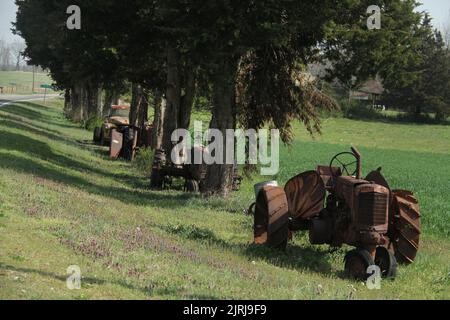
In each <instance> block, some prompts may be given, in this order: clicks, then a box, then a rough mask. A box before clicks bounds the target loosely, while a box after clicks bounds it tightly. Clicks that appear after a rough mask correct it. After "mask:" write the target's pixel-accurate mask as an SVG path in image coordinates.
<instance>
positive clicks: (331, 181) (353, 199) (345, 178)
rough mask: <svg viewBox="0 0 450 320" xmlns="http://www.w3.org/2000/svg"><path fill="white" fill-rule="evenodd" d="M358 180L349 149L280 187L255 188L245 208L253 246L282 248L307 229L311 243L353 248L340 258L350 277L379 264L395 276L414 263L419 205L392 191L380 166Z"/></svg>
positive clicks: (357, 158)
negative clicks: (250, 222)
mask: <svg viewBox="0 0 450 320" xmlns="http://www.w3.org/2000/svg"><path fill="white" fill-rule="evenodd" d="M361 177H362V173H361V154H360V153H359V152H358V150H357V149H356V148H352V149H351V152H343V153H340V154H337V155H336V156H334V157H333V158H332V160H331V162H330V164H329V165H326V166H318V167H317V169H316V170H315V171H308V172H304V173H302V174H299V175H298V176H296V177H294V178H292V179H291V180H289V181H288V182H287V184H286V185H285V187H284V189H283V188H280V187H277V186H276V185H274V184H273V183H267V184H260V185H259V186H258V187H256V186H255V190H256V191H257V197H256V203H254V204H253V205H252V206H251V207H250V209H249V212H251V213H253V214H254V239H255V243H257V244H265V245H268V246H271V247H275V248H281V249H284V248H286V245H287V242H288V239H289V237H290V235H291V233H292V232H296V231H301V230H304V231H309V240H310V242H311V244H317V245H319V244H328V245H330V246H332V247H340V246H342V245H343V244H348V245H351V246H354V247H355V249H353V250H351V251H349V252H348V253H347V255H346V256H345V259H344V261H345V271H346V273H347V274H349V275H350V276H352V277H354V278H358V279H365V278H367V276H368V274H367V269H368V267H369V266H371V265H377V266H378V267H379V268H380V270H381V273H382V275H383V276H385V277H392V278H393V277H395V275H396V268H397V261H398V262H401V263H412V262H413V261H414V259H415V257H416V254H417V251H418V249H419V238H420V233H421V231H420V230H421V226H420V212H419V205H418V201H417V199H416V198H415V197H414V195H413V193H412V192H410V191H404V190H392V189H391V188H390V187H389V184H388V183H387V181H386V179H385V178H384V177H383V175H382V174H381V168H380V169H378V170H375V171H373V172H371V173H369V175H368V176H367V177H365V178H364V179H362V178H361Z"/></svg>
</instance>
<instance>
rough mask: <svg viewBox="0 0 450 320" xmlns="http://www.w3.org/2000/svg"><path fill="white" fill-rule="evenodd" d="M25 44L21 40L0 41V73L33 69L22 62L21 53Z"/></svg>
mask: <svg viewBox="0 0 450 320" xmlns="http://www.w3.org/2000/svg"><path fill="white" fill-rule="evenodd" d="M24 50H25V43H24V42H23V41H22V40H19V39H18V40H14V41H11V42H8V41H6V40H3V39H0V71H29V70H32V68H33V67H31V66H27V65H26V64H25V63H24V62H25V61H24V56H23V51H24Z"/></svg>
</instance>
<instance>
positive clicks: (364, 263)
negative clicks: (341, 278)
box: [344, 249, 375, 280]
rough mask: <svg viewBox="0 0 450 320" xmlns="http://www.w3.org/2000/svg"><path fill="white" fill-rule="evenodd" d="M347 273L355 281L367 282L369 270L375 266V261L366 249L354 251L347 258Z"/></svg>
mask: <svg viewBox="0 0 450 320" xmlns="http://www.w3.org/2000/svg"><path fill="white" fill-rule="evenodd" d="M344 260H345V273H346V274H347V275H349V276H350V277H351V278H353V279H358V280H366V279H367V277H368V273H367V269H368V268H369V266H371V265H374V264H375V261H374V260H373V258H372V256H371V255H370V253H369V251H367V250H365V249H354V250H351V251H349V252H348V253H347V254H346V256H345V259H344Z"/></svg>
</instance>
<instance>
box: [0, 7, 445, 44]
mask: <svg viewBox="0 0 450 320" xmlns="http://www.w3.org/2000/svg"><path fill="white" fill-rule="evenodd" d="M420 2H421V3H423V5H422V6H421V7H420V8H419V10H421V11H422V10H426V11H428V12H429V13H430V14H431V17H432V18H433V19H434V21H433V24H434V26H435V27H436V28H439V29H441V28H442V26H443V25H444V24H445V23H447V24H448V23H450V0H421V1H420ZM15 19H16V5H15V4H14V0H0V39H3V40H6V41H8V42H12V41H14V39H17V38H18V37H17V36H14V35H13V34H12V32H11V30H10V29H11V22H13V21H15Z"/></svg>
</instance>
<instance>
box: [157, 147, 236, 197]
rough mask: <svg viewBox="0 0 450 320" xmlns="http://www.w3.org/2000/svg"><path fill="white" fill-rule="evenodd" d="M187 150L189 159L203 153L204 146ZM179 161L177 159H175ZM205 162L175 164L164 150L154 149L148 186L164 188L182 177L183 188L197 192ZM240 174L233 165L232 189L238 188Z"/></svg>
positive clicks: (202, 177)
mask: <svg viewBox="0 0 450 320" xmlns="http://www.w3.org/2000/svg"><path fill="white" fill-rule="evenodd" d="M188 152H190V153H191V159H194V157H195V156H194V154H195V153H204V152H206V151H205V148H204V147H194V148H192V149H190V150H188ZM177 162H179V161H177ZM206 172H207V165H206V164H204V163H203V164H175V163H173V162H172V161H170V159H167V157H166V152H165V151H164V150H161V149H160V150H156V152H155V156H154V159H153V168H152V173H151V177H150V187H151V188H153V189H164V188H166V187H170V186H172V183H173V179H174V178H181V179H184V185H183V190H184V191H187V192H194V193H195V192H199V191H200V189H201V185H202V183H203V181H204V179H205V177H206ZM241 181H242V176H240V175H239V174H238V170H237V166H234V174H233V190H234V191H237V190H239V188H240V184H241Z"/></svg>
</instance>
